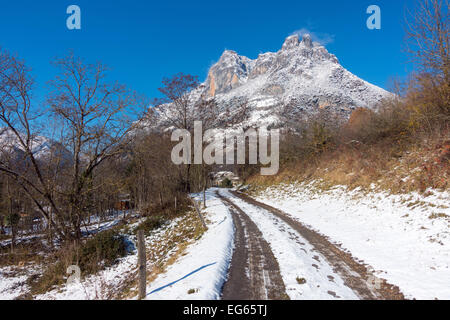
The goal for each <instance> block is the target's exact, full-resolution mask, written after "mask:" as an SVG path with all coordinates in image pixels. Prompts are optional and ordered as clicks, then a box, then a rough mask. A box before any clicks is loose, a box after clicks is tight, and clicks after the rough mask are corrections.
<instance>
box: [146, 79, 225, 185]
mask: <svg viewBox="0 0 450 320" xmlns="http://www.w3.org/2000/svg"><path fill="white" fill-rule="evenodd" d="M162 83H163V86H162V87H161V88H159V89H158V90H159V91H160V92H161V93H162V94H163V95H164V97H163V98H160V99H155V100H154V104H155V105H156V106H157V110H158V112H159V113H160V114H161V116H162V121H163V123H166V124H167V125H169V126H172V127H173V128H175V129H184V130H187V131H189V132H192V131H193V128H194V122H195V121H201V122H202V126H203V129H204V130H207V129H209V128H211V127H212V126H213V125H214V123H215V122H216V120H217V116H218V106H217V103H216V101H215V99H214V98H213V97H208V96H207V95H206V93H205V92H202V91H201V88H200V89H199V82H198V77H197V76H192V75H186V74H183V73H179V74H176V75H175V76H173V77H171V78H164V79H163V81H162ZM185 167H186V170H185V177H184V185H185V191H186V192H190V191H191V181H190V180H191V168H192V165H191V164H187V165H186V166H185ZM200 172H202V173H205V170H202V171H200ZM202 180H203V178H202Z"/></svg>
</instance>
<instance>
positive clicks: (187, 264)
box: [147, 189, 234, 300]
mask: <svg viewBox="0 0 450 320" xmlns="http://www.w3.org/2000/svg"><path fill="white" fill-rule="evenodd" d="M215 190H216V189H210V190H208V191H207V193H206V195H207V199H206V204H207V209H206V215H205V218H206V220H207V224H208V231H206V232H205V233H204V234H203V236H202V238H201V239H200V240H198V241H197V242H196V243H194V244H192V245H191V246H189V247H188V248H187V250H186V254H185V255H184V256H182V257H181V258H179V259H178V260H177V261H176V262H175V263H174V264H172V265H171V266H169V267H168V268H167V271H166V272H165V273H164V274H161V275H159V276H158V277H157V278H156V279H155V280H154V281H152V283H150V284H149V285H148V287H147V299H149V300H153V299H154V300H157V299H162V300H216V299H219V298H220V295H221V290H222V286H223V284H224V282H225V280H226V277H227V273H228V268H229V264H230V261H231V257H232V254H233V241H234V239H233V238H234V229H233V220H232V218H231V216H230V214H229V212H228V210H227V208H226V207H225V205H224V204H223V203H222V202H221V201H220V200H219V199H218V198H217V197H216V196H215V194H214V192H215ZM198 198H199V199H200V198H201V197H200V196H198Z"/></svg>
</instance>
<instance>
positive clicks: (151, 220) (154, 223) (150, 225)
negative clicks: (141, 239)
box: [134, 216, 165, 235]
mask: <svg viewBox="0 0 450 320" xmlns="http://www.w3.org/2000/svg"><path fill="white" fill-rule="evenodd" d="M164 222H165V220H164V218H163V217H161V216H151V217H148V218H146V219H145V221H144V222H142V223H141V224H140V225H139V226H137V227H136V228H135V229H134V232H135V233H137V232H138V231H139V230H144V233H145V234H147V235H148V234H149V233H150V232H151V231H153V230H156V229H159V228H161V227H162V225H163V224H164Z"/></svg>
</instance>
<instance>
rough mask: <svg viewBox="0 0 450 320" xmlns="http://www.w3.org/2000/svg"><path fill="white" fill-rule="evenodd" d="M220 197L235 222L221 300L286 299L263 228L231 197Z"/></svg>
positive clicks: (281, 280)
mask: <svg viewBox="0 0 450 320" xmlns="http://www.w3.org/2000/svg"><path fill="white" fill-rule="evenodd" d="M218 196H219V197H220V198H221V199H222V200H223V202H224V203H225V205H226V206H227V207H228V209H229V210H230V213H231V215H232V217H233V222H234V225H235V249H234V252H233V258H232V260H231V265H230V270H229V272H228V279H227V281H226V282H225V284H224V287H223V290H222V299H223V300H282V299H287V298H288V296H287V295H286V289H285V286H284V283H283V279H282V277H281V274H280V269H279V266H278V262H277V260H276V258H275V256H274V254H273V252H272V251H271V249H270V246H269V244H268V243H267V242H266V241H265V240H264V238H263V236H262V234H261V231H259V229H258V227H257V226H256V224H255V223H254V222H253V221H251V220H250V218H249V217H248V216H247V215H246V214H245V213H244V212H243V211H242V210H241V209H240V208H239V207H238V206H236V205H235V204H234V203H233V202H232V201H231V200H229V199H226V198H223V197H221V196H220V195H219V194H218Z"/></svg>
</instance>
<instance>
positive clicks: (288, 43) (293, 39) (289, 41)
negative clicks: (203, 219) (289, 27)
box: [281, 34, 300, 50]
mask: <svg viewBox="0 0 450 320" xmlns="http://www.w3.org/2000/svg"><path fill="white" fill-rule="evenodd" d="M299 44H300V40H299V37H298V35H296V34H294V35H292V36H289V37H287V38H286V40H284V43H283V46H282V47H281V50H290V49H292V48H295V47H298V45H299Z"/></svg>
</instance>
